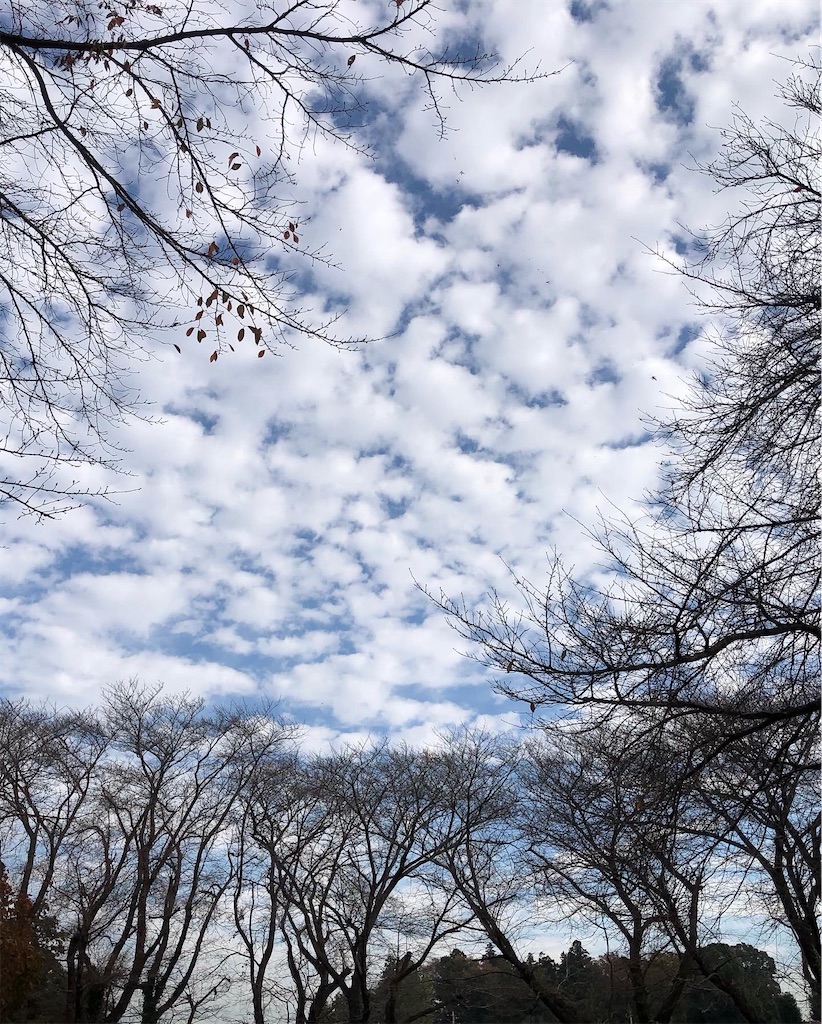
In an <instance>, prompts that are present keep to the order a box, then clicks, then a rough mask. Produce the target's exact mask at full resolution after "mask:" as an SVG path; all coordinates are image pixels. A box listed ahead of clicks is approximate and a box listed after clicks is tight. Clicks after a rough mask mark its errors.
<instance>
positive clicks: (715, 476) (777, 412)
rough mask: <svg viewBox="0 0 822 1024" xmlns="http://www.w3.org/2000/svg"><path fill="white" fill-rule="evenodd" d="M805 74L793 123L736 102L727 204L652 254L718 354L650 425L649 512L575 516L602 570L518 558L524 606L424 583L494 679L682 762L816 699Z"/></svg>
mask: <svg viewBox="0 0 822 1024" xmlns="http://www.w3.org/2000/svg"><path fill="white" fill-rule="evenodd" d="M819 73H820V69H819V66H818V65H817V64H815V63H814V62H813V61H808V62H803V61H796V62H794V74H792V75H791V76H790V78H789V80H788V82H787V84H786V85H785V86H784V88H783V89H782V96H783V98H784V101H785V104H786V107H787V108H788V113H787V115H786V124H787V125H788V127H785V126H783V125H780V124H775V123H771V122H766V123H765V124H764V125H763V126H761V127H760V126H757V125H755V124H754V123H753V122H752V121H751V120H750V118H748V117H747V116H746V115H745V114H744V113H742V112H738V113H737V114H736V116H735V119H734V121H733V124H732V126H731V127H730V128H729V129H728V130H726V131H725V132H723V135H722V140H723V147H722V152H721V155H720V156H719V157H718V158H717V160H715V161H714V162H713V163H711V164H709V165H708V166H707V167H705V168H703V170H704V171H705V172H706V173H707V174H708V175H710V176H711V177H712V178H713V179H714V181H715V182H716V184H717V186H718V187H719V188H720V189H721V190H723V191H727V192H728V193H729V198H730V197H731V193H732V194H733V197H734V198H736V197H737V196H739V197H741V199H740V204H739V207H738V209H737V211H736V212H732V213H731V214H729V216H728V218H727V220H726V221H725V222H724V223H723V224H720V225H719V226H717V227H714V228H712V229H708V230H707V231H706V232H703V233H700V234H697V235H693V236H691V245H690V248H689V255H686V256H685V257H684V259H683V260H682V261H679V262H677V261H676V260H675V259H672V258H670V257H664V256H663V258H664V259H665V262H666V263H667V265H668V266H669V267H671V268H672V269H673V270H674V271H675V272H677V273H678V274H681V275H682V276H683V277H684V278H685V279H686V281H687V282H689V284H690V286H691V287H692V289H693V293H694V296H695V299H696V302H697V305H698V307H699V308H700V310H701V311H702V312H703V313H704V314H705V315H706V316H707V317H708V318H709V319H710V322H711V324H712V329H713V332H714V335H715V338H714V340H715V349H714V356H713V359H712V361H711V363H710V364H709V365H708V366H706V368H705V371H704V373H703V374H701V375H700V376H699V377H698V378H697V379H695V380H694V381H693V385H692V388H691V391H690V395H689V397H688V399H687V400H686V403H685V405H684V407H683V408H682V410H681V411H680V412H679V413H678V414H677V415H676V416H675V417H674V418H673V419H672V420H671V421H670V422H665V423H657V424H656V429H657V436H658V439H659V441H660V442H661V443H662V444H663V445H664V446H665V447H666V448H667V450H668V454H667V460H666V463H665V469H664V474H663V484H662V486H661V487H660V489H659V491H658V492H657V493H655V494H653V495H651V496H650V497H649V499H648V507H647V514H646V516H645V517H644V518H643V519H642V520H640V521H636V522H634V521H630V520H629V519H627V518H625V517H621V516H619V515H609V516H606V515H603V516H602V517H601V520H600V522H599V524H598V526H596V527H594V528H592V529H590V531H589V538H590V540H591V542H592V544H593V545H594V546H595V547H596V548H598V549H599V550H600V551H601V553H602V555H603V556H604V557H603V560H602V561H603V572H602V574H601V576H602V578H604V579H605V580H606V582H605V583H604V584H597V583H593V582H591V580H589V579H584V578H579V577H578V576H576V575H575V574H574V572H573V570H572V569H571V568H569V567H567V566H566V565H565V564H564V563H563V560H562V557H561V555H560V554H558V553H554V555H553V556H552V557H551V558H550V559H549V569H548V576H547V581H546V582H545V583H542V584H535V583H532V582H530V581H529V580H526V579H521V578H519V577H517V576H516V574H515V575H514V582H515V585H516V587H517V588H518V590H519V593H520V595H521V597H522V608H521V609H520V610H517V611H512V609H511V608H510V607H509V606H508V604H507V603H506V602H504V601H502V600H501V599H500V598H499V597H498V596H496V595H493V594H492V595H491V598H490V602H489V605H488V607H486V608H485V609H479V610H477V609H474V608H471V607H468V606H466V604H465V603H464V602H462V601H459V600H452V599H450V598H449V597H448V596H447V595H444V594H440V595H439V596H437V595H432V596H433V598H434V600H435V601H436V603H437V604H439V606H440V607H441V608H443V609H444V610H445V612H446V613H447V614H448V615H449V617H450V621H451V623H452V624H453V626H454V627H455V629H456V630H457V632H458V633H459V634H460V635H461V636H462V637H464V638H465V639H467V640H468V641H470V643H471V645H472V646H471V648H470V649H469V656H471V657H474V658H476V659H478V660H480V661H481V662H483V663H484V664H486V665H488V666H490V667H492V668H494V669H496V670H498V671H499V672H501V673H502V676H501V678H500V679H499V681H498V682H497V684H496V685H497V688H498V690H499V691H500V692H502V693H504V694H507V695H508V696H510V697H512V698H514V699H515V700H518V701H522V702H525V704H526V705H530V706H531V710H532V712H533V711H536V710H537V709H538V708H544V709H546V710H547V709H550V708H558V709H562V708H564V709H571V712H572V713H579V714H580V715H581V716H582V719H584V720H585V721H605V720H609V719H610V720H612V721H614V720H620V719H622V718H626V719H628V720H630V721H633V722H634V723H635V724H636V725H637V727H639V724H641V725H642V728H643V730H644V735H645V736H646V737H647V738H649V739H650V738H655V739H654V741H655V742H658V741H660V737H662V736H668V737H669V738H671V737H678V739H679V742H680V745H681V746H682V747H683V748H684V749H687V750H689V751H690V752H691V758H690V764H689V765H687V766H685V767H684V770H687V771H692V772H698V771H699V770H700V768H701V767H702V766H703V765H704V764H706V763H707V762H708V761H710V760H711V759H712V758H713V757H715V756H717V755H718V754H719V753H720V752H721V751H722V750H724V749H726V748H727V747H728V745H730V744H733V743H735V742H736V741H742V740H744V739H745V737H747V736H750V735H752V734H753V733H755V732H758V731H766V732H768V733H769V734H771V735H773V730H774V728H775V727H779V728H778V730H777V731H778V732H780V735H782V737H783V739H782V740H774V743H775V744H776V745H775V747H774V756H775V757H777V758H778V752H779V750H780V749H781V746H782V744H785V745H790V743H791V742H793V740H792V737H793V736H794V733H795V731H797V730H798V731H800V732H801V731H804V730H811V732H813V730H814V729H815V723H816V722H817V721H818V716H819V668H820V666H819V640H820V604H819V595H820V587H819V584H820V564H819V563H820V548H819V541H820V528H819V527H820V519H819V515H820V512H819V509H820V491H819V477H818V468H819V464H820V454H822V453H821V452H820V409H819V398H820V360H819V338H820V269H821V268H820V247H819V241H820V237H819V201H820V195H822V182H821V180H820V167H821V166H822V163H821V162H820V157H822V145H821V144H820V138H819V115H820V112H822V102H821V101H820V85H819ZM806 754H807V756H808V761H807V762H806V764H805V767H806V768H813V767H815V766H816V765H817V764H818V754H817V752H816V748H815V747H813V746H812V747H811V748H807V749H806Z"/></svg>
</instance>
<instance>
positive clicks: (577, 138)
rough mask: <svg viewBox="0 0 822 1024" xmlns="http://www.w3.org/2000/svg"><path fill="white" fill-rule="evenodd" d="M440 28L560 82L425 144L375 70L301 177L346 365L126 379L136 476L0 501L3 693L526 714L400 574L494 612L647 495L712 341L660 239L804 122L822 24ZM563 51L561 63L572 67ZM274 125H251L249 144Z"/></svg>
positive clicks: (356, 718)
mask: <svg viewBox="0 0 822 1024" xmlns="http://www.w3.org/2000/svg"><path fill="white" fill-rule="evenodd" d="M442 6H443V7H444V8H445V9H446V10H445V12H444V14H443V16H442V24H441V28H440V31H441V32H442V33H443V34H444V37H447V38H448V39H450V40H452V41H460V40H464V39H468V38H471V39H473V38H481V39H482V40H483V44H484V46H485V48H488V49H493V50H496V51H498V52H499V53H500V54H501V55H502V57H503V59H508V60H510V59H514V58H516V57H517V56H519V55H522V54H526V56H525V65H526V66H531V67H534V66H536V65H537V64H539V65H540V67H541V68H542V69H543V70H546V71H551V70H554V69H558V68H560V67H564V68H565V69H564V70H563V71H562V73H561V74H559V75H556V76H553V77H548V78H546V79H543V80H541V81H537V82H535V83H532V84H520V85H506V86H498V87H489V88H483V89H465V90H463V91H462V95H461V96H460V97H459V99H458V98H457V97H455V96H451V95H448V97H447V106H448V110H447V114H448V124H449V131H448V133H447V135H446V137H445V138H444V139H440V138H439V137H438V134H437V131H436V127H435V125H434V124H433V123H432V117H431V113H430V111H428V110H426V109H425V98H424V96H423V95H422V94H421V92H420V91H419V90H418V88H417V87H416V86H415V85H414V83H413V82H411V81H409V80H408V79H407V78H405V77H404V76H401V75H400V76H398V77H392V76H391V75H390V74H386V76H385V77H380V76H381V75H382V74H383V71H384V69H377V68H374V69H373V72H372V69H371V68H370V67H368V66H366V62H364V61H363V62H362V63H361V65H358V70H361V73H362V74H363V75H364V76H365V77H366V79H367V81H366V82H365V85H364V88H365V89H366V92H367V94H368V96H369V97H370V99H371V106H372V111H373V113H374V115H375V117H374V121H373V123H372V124H371V126H370V127H369V128H367V129H366V130H365V131H364V132H363V134H362V136H361V139H362V141H364V142H365V143H366V144H369V145H370V146H371V152H370V153H361V152H358V151H356V150H353V149H350V148H345V147H343V146H341V145H334V144H332V143H330V142H329V141H328V140H318V141H317V143H316V145H313V146H310V147H307V148H306V150H305V152H304V153H303V156H302V160H301V162H300V164H299V166H298V168H297V171H296V174H297V185H296V187H295V198H296V199H298V200H299V202H300V203H301V204H302V205H301V207H300V209H301V210H303V211H304V212H305V216H304V218H303V220H302V223H301V232H302V234H303V236H304V238H305V239H306V240H307V244H308V245H309V246H310V247H312V248H314V247H316V248H319V247H323V248H324V251H325V252H327V253H328V255H329V257H330V259H331V262H332V264H333V265H330V266H323V265H309V264H304V265H301V264H298V270H299V277H298V280H299V282H300V283H301V286H302V287H303V288H304V289H305V292H306V294H305V305H307V306H308V307H312V308H314V309H315V310H317V311H318V312H320V311H323V310H327V311H331V312H342V319H341V321H340V323H339V333H340V334H343V335H355V336H356V335H367V336H369V337H372V338H375V339H382V340H374V341H372V342H371V343H369V344H368V345H367V346H364V347H362V348H360V349H358V350H354V351H336V350H333V349H331V348H324V347H323V346H321V345H320V344H319V343H311V342H308V341H306V342H305V343H303V344H302V345H301V346H300V347H299V348H298V349H297V350H295V351H284V353H283V355H282V358H278V359H274V358H270V359H265V360H261V361H258V360H256V359H254V358H252V355H253V353H252V352H250V351H245V353H238V355H237V357H236V358H232V359H224V360H223V359H221V360H220V361H219V363H218V364H209V363H208V361H207V353H205V352H199V351H196V350H195V349H193V348H188V349H184V352H183V355H182V356H178V355H177V353H176V352H175V351H174V350H173V349H172V348H171V347H170V345H169V342H168V340H167V339H165V340H164V341H163V343H162V345H161V344H160V343H159V340H158V346H157V348H156V350H155V352H154V356H155V358H153V359H151V360H148V361H146V362H143V363H141V364H140V365H139V367H138V368H137V371H136V374H135V377H134V383H135V385H136V386H137V387H139V390H140V393H141V395H142V397H143V399H144V400H145V401H146V402H148V403H150V410H149V411H150V414H151V415H152V417H153V419H154V422H146V421H141V420H136V419H135V420H132V421H130V422H128V423H126V424H124V425H123V426H122V428H120V429H118V431H117V434H116V438H115V439H116V441H117V442H118V443H119V444H121V445H122V446H123V447H124V449H126V453H125V454H124V456H123V467H124V468H125V469H126V470H127V471H128V473H129V474H130V475H129V476H127V477H123V478H115V479H110V478H106V477H104V476H102V475H100V473H98V472H97V471H92V470H83V471H82V473H83V474H85V475H84V476H81V479H83V480H87V481H88V483H89V484H90V485H94V484H97V483H100V482H102V483H108V484H110V485H111V486H113V487H114V488H116V489H121V490H122V493H120V494H119V495H118V496H117V497H116V499H115V501H113V502H110V503H107V502H102V501H100V502H96V501H95V502H93V503H91V504H90V505H89V506H87V507H85V508H83V509H80V510H77V511H74V512H71V513H70V514H68V515H66V516H65V517H63V518H62V519H60V520H59V521H56V522H46V523H42V524H37V523H35V522H34V521H32V520H31V519H23V520H16V519H15V518H14V517H13V513H12V512H11V511H10V510H8V509H3V510H0V513H2V545H3V546H2V549H0V563H1V565H0V607H2V617H0V629H2V631H3V634H4V636H3V650H4V657H3V658H2V659H0V687H2V691H3V693H4V694H5V695H8V696H13V695H17V694H19V693H27V694H29V695H31V696H34V697H43V698H48V699H50V700H52V701H54V702H56V703H57V704H60V705H64V704H69V705H82V704H85V703H89V702H93V701H94V700H95V699H96V697H97V695H98V693H99V691H100V688H101V687H102V686H103V685H105V684H106V683H109V682H112V681H114V680H119V679H128V678H132V677H139V678H140V679H142V680H144V681H145V682H146V683H149V684H152V683H155V682H158V681H160V682H163V683H164V684H165V685H166V687H168V688H169V689H171V690H179V689H188V690H190V691H193V692H195V693H201V694H203V695H205V696H207V697H208V698H209V699H211V698H215V699H219V698H221V697H223V696H229V695H230V696H232V697H235V696H240V697H242V696H248V697H253V696H255V695H258V694H262V695H265V696H266V697H271V698H274V699H276V700H279V701H280V702H281V703H280V707H281V710H282V712H283V713H284V714H286V715H290V716H292V717H293V718H294V719H295V720H297V721H300V722H302V723H304V724H305V725H306V727H307V730H308V731H307V740H308V742H309V743H313V744H315V745H317V746H323V745H325V744H327V743H329V742H334V741H335V740H337V739H340V738H350V739H355V738H358V737H361V736H363V735H366V734H371V735H373V734H378V733H385V732H387V733H389V734H391V735H396V736H398V737H402V738H405V739H408V740H410V741H412V742H424V741H425V740H426V739H428V738H430V737H431V736H432V735H433V733H434V732H435V731H436V730H437V729H439V728H442V727H447V726H450V725H454V724H457V723H460V722H483V723H485V724H486V725H488V726H490V727H492V728H506V727H509V726H518V725H519V724H520V723H522V722H526V721H527V720H528V715H527V714H525V715H523V710H524V709H523V708H522V707H519V706H517V705H514V704H512V703H510V702H509V701H507V700H505V699H503V698H500V697H497V696H495V695H494V693H493V690H492V683H493V677H492V676H491V675H489V673H488V672H487V671H486V670H484V669H482V668H481V667H480V666H478V665H476V664H474V663H472V662H471V661H469V660H466V659H465V658H463V657H462V656H461V655H460V653H459V648H460V644H459V641H458V638H457V637H456V636H455V634H454V633H453V632H452V631H450V630H449V628H448V626H447V624H446V622H445V621H444V620H443V618H442V616H441V614H440V613H439V612H438V611H437V610H436V609H435V608H434V607H433V606H432V605H431V604H430V603H429V602H427V601H426V600H425V599H424V598H423V597H422V595H421V594H420V593H419V591H418V590H417V589H416V588H415V585H414V580H417V581H419V582H420V583H423V584H425V585H427V586H429V587H430V588H432V589H433V590H435V591H437V590H439V589H440V588H442V590H444V591H445V592H446V593H448V594H449V595H452V596H458V595H460V594H461V595H464V597H465V599H466V601H468V602H469V603H471V604H474V603H480V602H481V601H482V599H483V595H484V594H485V593H486V592H487V591H488V590H489V589H490V588H492V587H496V588H498V589H499V590H500V591H501V592H502V593H503V594H505V593H506V592H508V591H510V589H511V588H510V583H509V576H508V570H507V568H506V565H510V566H512V567H513V568H515V569H516V570H517V572H518V573H520V574H522V575H524V576H527V577H529V578H531V579H533V580H538V579H539V576H540V574H541V572H542V568H543V564H544V556H545V553H546V551H548V550H549V549H550V548H553V547H556V548H558V549H559V550H561V551H562V552H564V553H566V555H567V557H568V561H569V562H570V563H572V564H575V565H576V566H577V567H578V569H580V570H581V571H584V570H585V569H586V568H590V567H592V566H593V565H594V564H595V562H596V553H595V552H593V551H592V550H591V548H590V546H589V544H588V542H587V539H586V537H585V535H584V531H583V529H582V527H581V526H580V525H579V524H580V523H583V524H584V523H590V522H592V520H593V519H594V517H595V516H596V512H597V509H598V508H600V507H602V508H604V507H607V505H608V503H609V502H613V503H614V504H616V505H617V506H618V507H620V508H622V509H624V510H626V511H629V512H630V511H631V509H632V508H635V506H636V503H637V502H638V501H639V500H640V499H641V497H642V495H643V493H644V492H645V491H646V490H647V489H648V488H649V487H652V486H653V484H654V480H655V475H656V470H657V464H658V461H659V458H660V455H661V452H660V450H659V448H657V447H655V446H654V445H653V444H652V443H649V442H648V435H647V429H646V422H645V420H646V418H647V416H649V415H651V416H652V415H654V414H659V413H661V412H664V410H665V409H666V408H669V407H671V406H673V405H676V403H677V400H678V396H680V395H681V394H682V393H683V391H684V389H685V387H686V381H687V378H688V375H689V374H690V373H692V372H693V371H695V370H698V369H699V368H700V366H701V365H702V362H703V360H704V357H705V353H706V351H707V348H708V345H709V341H708V338H707V337H706V328H707V327H708V326H709V325H708V324H706V323H705V322H704V321H703V320H700V319H699V318H697V316H696V314H695V311H694V309H693V307H692V306H691V305H690V299H689V296H688V293H687V291H686V289H685V287H684V286H683V284H682V282H681V281H679V280H678V279H677V278H676V277H674V276H672V275H670V274H668V273H665V272H664V269H663V267H662V266H661V265H660V264H659V262H658V261H655V260H654V259H653V258H652V257H651V256H650V255H649V254H648V252H647V247H648V246H655V245H659V246H660V247H661V248H662V249H663V250H664V251H669V252H673V251H674V250H675V248H676V245H677V239H681V237H682V228H681V225H682V224H687V225H689V226H692V227H698V226H700V225H703V224H710V223H717V222H718V221H720V220H721V219H722V217H723V215H724V212H725V211H726V209H727V208H728V203H729V202H732V197H729V196H727V195H716V194H714V192H713V191H712V187H711V182H710V180H709V179H707V178H706V177H705V176H703V175H700V174H698V173H694V172H693V171H692V170H689V167H690V166H692V165H693V163H694V161H702V160H706V159H710V157H711V156H712V154H714V153H715V151H716V149H717V147H718V145H719V141H720V140H719V134H718V132H717V131H716V129H718V128H721V127H722V126H724V125H726V124H728V123H729V121H730V119H731V117H732V114H733V105H734V104H735V103H738V104H739V105H740V106H741V107H742V108H743V109H744V110H746V111H747V112H748V113H749V114H750V115H751V116H752V117H753V118H755V119H759V118H761V117H764V116H770V117H772V118H774V119H776V120H779V119H780V118H782V117H784V116H786V115H785V112H784V111H783V110H782V108H781V106H780V101H779V100H778V99H777V98H776V88H777V87H776V84H775V83H776V82H778V81H780V80H782V79H783V78H784V77H785V75H786V73H787V71H788V66H787V64H786V63H785V60H784V59H782V58H791V57H793V56H797V55H799V56H802V55H803V54H807V52H808V49H809V47H810V46H811V45H813V44H814V43H816V41H817V37H818V11H817V5H816V4H815V3H811V2H805V0H779V2H776V0H771V2H748V0H745V2H742V0H740V2H734V0H724V2H722V3H716V4H714V3H710V2H700V3H673V2H671V3H659V2H641V0H635V2H631V0H626V2H624V3H618V4H616V3H615V4H607V3H594V2H590V3H584V2H581V0H575V2H574V3H572V4H570V5H568V4H565V3H560V2H550V0H471V2H470V3H468V4H459V5H457V4H450V3H445V4H443V5H442ZM565 65H567V67H565ZM261 130H262V131H264V129H261Z"/></svg>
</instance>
